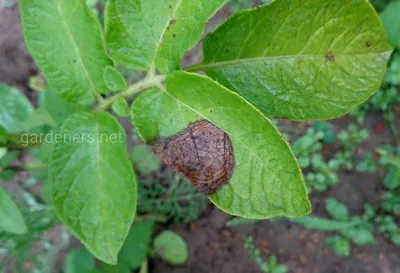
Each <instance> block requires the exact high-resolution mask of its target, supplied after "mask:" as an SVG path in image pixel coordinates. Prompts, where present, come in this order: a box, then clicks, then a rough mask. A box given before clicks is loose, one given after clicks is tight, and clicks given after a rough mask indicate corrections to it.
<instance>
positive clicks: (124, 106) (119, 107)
mask: <svg viewBox="0 0 400 273" xmlns="http://www.w3.org/2000/svg"><path fill="white" fill-rule="evenodd" d="M112 109H113V111H114V112H115V113H116V114H117V115H118V116H121V117H129V105H128V103H127V102H126V100H125V99H124V98H119V99H117V100H116V101H114V103H113V105H112Z"/></svg>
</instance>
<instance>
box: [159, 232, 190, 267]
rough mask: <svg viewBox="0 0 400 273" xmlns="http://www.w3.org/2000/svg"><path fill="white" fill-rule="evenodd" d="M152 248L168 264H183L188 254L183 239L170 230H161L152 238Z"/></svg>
mask: <svg viewBox="0 0 400 273" xmlns="http://www.w3.org/2000/svg"><path fill="white" fill-rule="evenodd" d="M154 250H155V252H156V253H157V254H158V255H160V257H161V258H163V259H164V260H165V261H167V262H168V263H170V264H183V263H184V262H185V261H186V260H187V258H188V254H189V253H188V252H189V251H188V246H187V244H186V242H185V240H183V238H182V237H181V236H180V235H179V234H177V233H175V232H173V231H170V230H166V231H163V232H162V233H160V234H159V235H158V236H157V237H156V238H155V239H154Z"/></svg>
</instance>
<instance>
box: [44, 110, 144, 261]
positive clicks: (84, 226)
mask: <svg viewBox="0 0 400 273" xmlns="http://www.w3.org/2000/svg"><path fill="white" fill-rule="evenodd" d="M59 133H60V134H59V135H60V136H61V138H58V139H55V143H54V145H53V149H52V152H51V155H50V160H49V178H50V180H51V182H52V189H53V194H52V197H53V203H54V206H55V208H56V210H57V212H58V214H59V216H60V218H61V220H62V221H63V222H64V224H65V225H66V226H67V227H68V228H69V229H70V230H71V231H72V232H73V233H74V234H75V235H76V236H77V237H78V238H79V239H80V240H81V241H82V243H83V244H84V245H85V246H86V247H87V248H88V249H89V250H90V251H91V252H92V253H93V254H94V255H95V256H96V257H97V258H98V259H100V260H102V261H105V262H107V263H111V264H116V262H117V254H118V251H119V250H120V248H121V247H122V244H123V242H124V240H125V238H126V236H127V235H128V232H129V227H130V225H131V223H132V221H133V218H134V215H135V210H136V179H135V175H134V173H133V170H132V165H131V164H130V162H129V158H128V154H127V152H126V135H125V132H124V130H123V129H122V127H121V126H120V125H119V124H118V122H117V120H116V119H115V118H114V117H112V116H111V115H110V114H108V113H100V114H97V115H92V114H89V113H79V114H76V115H72V116H70V117H69V118H68V119H67V120H66V121H65V122H64V124H63V125H62V127H61V129H60V132H59Z"/></svg>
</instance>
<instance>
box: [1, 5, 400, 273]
mask: <svg viewBox="0 0 400 273" xmlns="http://www.w3.org/2000/svg"><path fill="white" fill-rule="evenodd" d="M43 1H44V0H43ZM87 2H88V4H89V6H90V7H91V8H92V9H93V11H94V12H95V13H96V15H97V16H98V18H99V20H100V22H102V23H103V20H104V19H103V10H104V5H105V3H106V0H87ZM267 2H270V1H268V0H267V1H252V0H230V1H228V4H227V5H226V6H225V7H224V8H223V9H222V10H220V11H219V12H218V13H217V14H216V15H215V16H214V18H212V20H211V21H210V23H209V24H208V25H207V28H206V32H210V31H212V30H214V29H215V28H216V27H217V26H218V25H219V24H220V23H222V22H223V21H224V20H226V18H227V17H229V16H230V15H231V14H232V13H233V12H236V11H238V10H240V9H245V8H251V7H254V6H257V5H260V4H263V3H267ZM370 2H371V3H372V4H373V5H374V7H375V8H376V10H377V12H378V13H379V14H380V16H381V19H382V20H383V23H384V26H385V29H386V30H387V32H388V35H389V40H390V42H391V43H392V45H393V47H395V48H397V49H396V50H395V52H394V53H393V56H392V59H391V61H390V63H389V68H388V71H387V74H386V77H385V79H384V81H383V84H382V86H381V88H380V89H379V91H378V92H377V94H375V95H374V96H373V97H372V98H371V99H370V100H369V101H367V102H366V103H364V104H363V105H361V106H359V107H357V108H355V109H353V110H352V111H351V113H350V114H349V115H347V116H344V117H342V118H340V119H335V120H331V121H329V122H305V123H297V122H291V121H288V120H274V123H275V124H276V125H277V126H278V127H279V129H280V131H281V132H283V133H284V135H285V137H286V138H287V139H288V141H289V142H290V144H291V146H292V148H293V150H294V153H295V154H296V156H297V157H298V159H299V163H300V165H301V167H302V169H303V171H304V176H305V179H306V183H307V188H308V190H309V193H310V199H311V201H312V206H313V212H312V214H311V215H310V216H307V217H303V218H299V219H286V218H276V219H271V220H264V221H253V220H252V221H249V220H246V219H241V218H236V217H233V216H230V215H228V214H225V213H224V212H222V211H220V210H218V209H217V208H215V207H214V206H213V205H212V204H211V203H210V202H209V201H208V200H207V198H206V197H204V196H203V195H201V194H200V193H198V192H196V191H195V190H194V189H193V188H192V187H191V185H190V183H189V182H188V181H187V180H186V179H184V178H183V177H182V176H180V175H179V174H176V173H175V172H173V171H172V170H171V169H169V168H168V167H166V166H165V165H163V164H161V162H160V161H159V160H158V159H157V158H156V157H155V156H154V155H153V154H152V153H151V152H150V150H149V149H148V148H147V146H145V145H143V144H142V143H141V141H140V139H139V137H138V136H137V134H136V133H135V131H134V129H133V128H132V126H131V125H130V122H129V120H128V119H124V118H120V120H121V123H122V124H124V127H125V128H126V130H127V132H128V149H129V153H130V158H131V162H132V165H133V167H134V168H135V170H136V172H137V174H138V179H139V194H138V216H137V219H136V220H135V223H134V224H133V226H132V229H131V231H130V234H129V236H128V238H127V240H126V242H125V245H124V246H123V248H122V250H121V253H120V255H119V264H118V265H117V266H109V265H106V264H102V263H101V262H99V261H96V260H95V258H94V257H93V256H92V255H91V254H90V253H89V252H88V251H87V250H86V249H85V248H84V247H83V246H82V245H81V244H80V243H79V242H78V240H77V239H76V238H74V236H73V235H71V234H70V233H69V232H68V230H66V228H65V227H63V226H62V224H61V223H60V221H59V220H58V218H57V216H56V215H55V214H54V211H53V209H52V208H51V206H50V205H48V203H49V197H48V196H49V193H48V189H49V187H48V184H47V181H46V180H47V169H46V162H45V160H44V157H43V153H45V151H46V149H45V148H43V147H41V148H40V149H39V147H32V148H30V149H23V150H22V149H12V148H9V149H6V148H0V204H1V202H5V201H4V200H6V199H7V198H8V199H10V198H11V199H12V200H14V202H15V203H16V204H17V205H18V207H19V210H20V211H21V213H22V215H23V217H24V220H25V223H26V225H27V227H28V229H29V232H28V233H26V234H22V235H21V234H17V233H18V232H16V234H12V233H10V232H4V230H3V229H2V227H3V226H2V224H1V223H3V225H4V223H5V221H6V220H7V219H5V218H4V217H3V218H2V216H1V209H0V272H1V273H9V272H10V273H14V272H22V273H24V272H40V273H52V272H57V273H58V272H64V273H89V272H91V273H94V272H98V273H107V272H108V273H128V272H140V273H146V272H156V273H186V272H190V273H236V272H238V273H260V272H264V273H285V272H295V273H303V272H304V273H314V272H318V273H336V272H338V273H358V272H359V273H369V272H371V273H399V272H400V131H399V130H400V1H399V0H375V1H370ZM200 49H201V45H200V44H199V45H197V46H196V47H195V48H194V49H193V50H191V51H190V52H189V53H188V54H186V56H185V57H184V65H189V64H192V63H195V62H199V61H200V60H201V59H202V56H201V50H200ZM121 71H122V72H123V74H124V75H125V76H126V77H127V79H128V80H129V82H130V83H134V82H135V81H137V80H138V79H140V78H141V77H143V75H142V74H141V73H132V72H127V71H124V70H121ZM11 87H15V88H17V89H19V90H20V91H18V92H20V93H21V94H20V95H21V96H25V97H26V98H27V99H28V100H29V101H30V102H31V104H32V105H34V106H35V108H36V109H33V108H32V109H28V108H29V107H28V108H26V109H25V108H24V109H15V111H16V112H17V113H18V115H19V116H18V118H19V119H25V120H27V121H26V122H24V125H25V126H27V127H26V128H27V130H28V129H29V130H33V131H34V132H37V133H41V132H48V131H49V130H51V128H52V126H54V123H52V120H51V118H49V115H48V113H47V112H46V111H62V109H43V107H42V104H43V103H42V101H41V97H42V93H43V92H44V90H45V89H46V82H45V80H44V78H43V76H42V75H41V74H40V71H38V69H37V67H36V65H35V64H34V62H33V60H32V59H31V57H30V56H29V53H28V51H27V49H26V47H25V44H24V41H23V37H22V33H21V22H20V16H19V10H18V1H16V0H0V89H1V88H11ZM21 96H20V98H17V99H22V100H24V98H23V97H22V98H21ZM1 104H2V103H1V98H0V115H5V114H7V113H5V112H4V111H3V112H2V111H1V107H2V106H1ZM56 108H57V107H56ZM28 117H30V118H28ZM1 137H2V135H1V130H0V139H1ZM8 199H7V200H8Z"/></svg>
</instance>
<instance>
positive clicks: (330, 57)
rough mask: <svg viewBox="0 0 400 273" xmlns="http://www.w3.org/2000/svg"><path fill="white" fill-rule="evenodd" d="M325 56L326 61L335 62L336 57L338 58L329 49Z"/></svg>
mask: <svg viewBox="0 0 400 273" xmlns="http://www.w3.org/2000/svg"><path fill="white" fill-rule="evenodd" d="M324 57H325V61H327V62H334V61H335V59H336V56H335V55H333V53H332V51H328V52H327V53H326V54H325V56H324Z"/></svg>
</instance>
